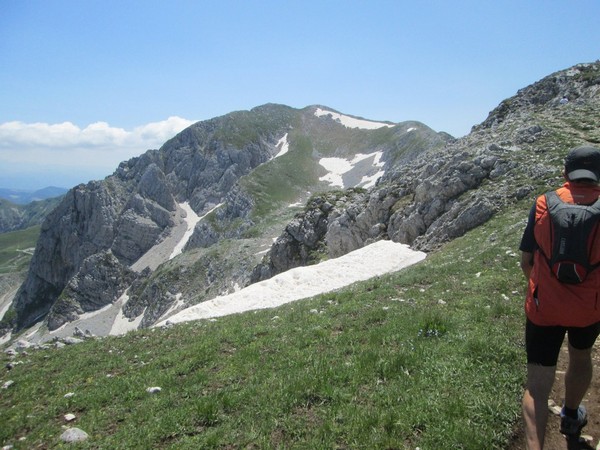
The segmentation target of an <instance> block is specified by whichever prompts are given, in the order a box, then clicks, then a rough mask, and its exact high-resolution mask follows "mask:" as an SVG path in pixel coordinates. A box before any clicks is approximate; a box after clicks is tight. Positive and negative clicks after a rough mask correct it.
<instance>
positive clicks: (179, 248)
mask: <svg viewBox="0 0 600 450" xmlns="http://www.w3.org/2000/svg"><path fill="white" fill-rule="evenodd" d="M179 207H180V208H181V209H183V210H184V211H185V218H184V220H185V222H186V224H187V228H186V230H185V233H184V234H183V237H182V238H181V240H180V241H179V242H178V243H177V244H176V245H175V248H174V249H173V252H172V253H171V256H169V259H173V258H175V257H176V256H177V255H180V254H181V253H182V252H183V248H184V247H185V244H187V243H188V241H189V240H190V238H191V237H192V234H194V228H195V227H196V224H197V223H198V222H200V219H201V218H200V216H198V214H196V212H195V211H194V210H193V209H192V208H191V207H190V204H189V203H188V202H184V203H180V204H179ZM211 211H212V210H211ZM202 217H206V215H204V216H202Z"/></svg>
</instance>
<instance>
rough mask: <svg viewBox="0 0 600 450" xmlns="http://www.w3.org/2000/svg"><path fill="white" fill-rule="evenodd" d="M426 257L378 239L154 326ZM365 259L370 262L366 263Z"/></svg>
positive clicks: (331, 285) (300, 294)
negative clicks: (337, 256) (342, 254)
mask: <svg viewBox="0 0 600 450" xmlns="http://www.w3.org/2000/svg"><path fill="white" fill-rule="evenodd" d="M425 256H426V255H425V253H423V252H418V251H414V250H411V249H410V248H409V247H408V246H407V245H404V244H399V243H395V242H391V241H378V242H375V243H374V244H371V245H368V246H366V247H363V248H361V249H358V250H355V251H353V252H350V253H348V254H346V255H344V256H341V257H339V258H335V259H330V260H328V261H324V262H322V263H319V264H316V265H313V266H307V267H297V268H295V269H291V270H288V271H287V272H284V273H281V274H279V275H276V276H274V277H273V278H270V279H268V280H264V281H261V282H259V283H255V284H252V285H250V286H248V287H246V288H244V289H242V290H240V291H238V292H234V293H232V294H228V295H224V296H219V297H216V298H214V299H212V300H209V301H206V302H203V303H200V304H197V305H194V306H191V307H189V308H187V309H184V310H183V311H180V312H178V313H177V314H175V315H173V316H171V317H169V318H168V320H165V321H162V322H159V323H158V324H157V325H156V326H162V325H165V324H166V323H167V322H169V323H178V322H186V321H191V320H198V319H209V318H214V317H221V316H226V315H229V314H236V313H241V312H245V311H252V310H258V309H266V308H274V307H277V306H280V305H283V304H286V303H290V302H293V301H296V300H301V299H305V298H310V297H313V296H315V295H318V294H322V293H325V292H330V291H333V290H336V289H340V288H342V287H344V286H348V285H350V284H352V283H355V282H357V281H363V280H367V279H369V278H373V277H376V276H380V275H383V274H386V273H389V272H396V271H398V270H401V269H403V268H405V267H408V266H410V265H412V264H415V263H417V262H418V261H421V260H423V259H425ZM365 261H368V262H369V263H368V264H365Z"/></svg>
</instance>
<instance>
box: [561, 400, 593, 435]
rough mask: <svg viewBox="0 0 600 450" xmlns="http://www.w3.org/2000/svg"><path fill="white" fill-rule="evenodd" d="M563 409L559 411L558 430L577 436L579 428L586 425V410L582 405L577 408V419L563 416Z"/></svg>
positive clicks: (579, 432) (579, 431)
mask: <svg viewBox="0 0 600 450" xmlns="http://www.w3.org/2000/svg"><path fill="white" fill-rule="evenodd" d="M564 411H565V409H564V408H563V409H562V410H561V411H560V432H561V433H562V434H565V435H567V436H579V435H580V434H581V429H582V428H583V427H585V426H586V425H587V411H586V410H585V407H584V406H583V405H579V408H577V419H573V418H572V417H567V416H565V412H564Z"/></svg>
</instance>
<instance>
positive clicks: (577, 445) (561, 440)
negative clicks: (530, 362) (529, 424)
mask: <svg viewBox="0 0 600 450" xmlns="http://www.w3.org/2000/svg"><path fill="white" fill-rule="evenodd" d="M592 357H593V363H594V377H593V379H592V384H591V386H590V389H589V391H588V393H587V395H586V397H585V398H584V400H583V404H584V405H585V407H586V408H587V411H588V424H587V426H586V427H585V428H584V429H583V433H582V436H583V437H586V438H587V440H585V441H584V440H581V441H580V442H569V441H567V440H566V439H565V437H564V436H563V435H562V434H560V432H559V431H558V430H559V426H560V418H559V416H557V415H555V414H553V413H550V418H549V420H548V428H547V430H546V444H545V446H544V450H583V449H585V450H590V449H591V450H596V449H600V340H599V341H598V342H596V345H595V346H594V351H593V355H592ZM567 361H568V359H567V346H566V344H564V345H563V347H562V350H561V354H560V359H559V361H558V367H557V370H556V381H555V382H554V387H553V388H552V393H551V394H550V399H551V400H553V401H554V403H555V404H556V405H559V406H560V405H562V401H563V398H564V391H565V389H564V379H565V370H566V365H567ZM525 449H526V447H525V438H524V434H523V427H522V426H519V429H518V431H517V434H516V436H515V440H514V441H513V443H512V444H511V445H510V446H509V447H508V448H507V450H525Z"/></svg>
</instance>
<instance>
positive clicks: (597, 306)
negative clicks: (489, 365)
mask: <svg viewBox="0 0 600 450" xmlns="http://www.w3.org/2000/svg"><path fill="white" fill-rule="evenodd" d="M564 177H565V179H566V183H565V184H564V185H563V187H561V188H560V189H557V190H556V191H555V192H556V193H557V194H558V197H559V198H560V200H562V202H565V203H575V204H579V205H591V204H593V203H595V201H596V200H598V198H599V197H600V186H599V183H600V149H598V148H595V147H591V146H581V147H577V148H574V149H572V150H571V151H570V152H569V154H568V155H567V157H566V159H565V167H564ZM550 222H551V220H550V217H549V213H548V205H547V200H546V197H545V196H544V195H542V196H540V197H538V198H537V200H536V203H535V205H534V207H533V208H532V210H531V212H530V215H529V220H528V223H527V227H526V228H525V232H524V233H523V238H522V240H521V245H520V247H519V248H520V250H521V269H522V270H523V273H524V274H525V276H526V277H527V279H528V292H527V298H526V302H525V312H526V316H527V323H526V328H525V342H526V351H527V385H526V389H525V393H524V395H523V418H524V422H525V434H526V439H527V448H528V449H529V450H538V449H543V446H544V437H545V432H546V424H547V421H548V397H549V395H550V391H551V389H552V385H553V384H554V377H555V371H556V364H557V361H558V355H559V352H560V348H561V346H562V343H563V340H564V337H565V335H568V342H569V346H568V350H569V363H568V368H567V372H566V374H565V399H564V406H563V408H562V411H561V433H563V434H564V435H566V436H567V438H572V439H579V436H580V434H581V429H582V428H583V427H584V426H585V425H586V424H587V412H586V410H585V408H584V406H583V405H581V401H582V400H583V397H584V396H585V393H586V392H587V390H588V388H589V386H590V383H591V379H592V367H593V366H592V358H591V354H592V347H593V345H594V342H595V341H596V338H597V337H598V335H599V334H600V301H599V293H600V270H592V271H591V272H590V273H589V274H588V275H587V277H586V278H585V279H584V280H583V281H582V282H580V283H578V284H569V283H563V282H561V281H559V280H558V278H557V276H556V275H555V274H554V273H553V272H552V270H551V268H550V264H549V261H548V258H549V255H550V254H551V252H552V243H551V241H552V233H553V232H552V226H551V224H550ZM594 232H595V228H594ZM589 247H590V252H589V258H590V262H591V263H592V264H596V263H599V262H600V235H599V237H598V240H596V239H595V237H593V238H591V243H590V244H589Z"/></svg>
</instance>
